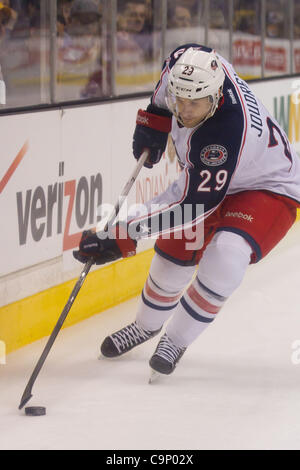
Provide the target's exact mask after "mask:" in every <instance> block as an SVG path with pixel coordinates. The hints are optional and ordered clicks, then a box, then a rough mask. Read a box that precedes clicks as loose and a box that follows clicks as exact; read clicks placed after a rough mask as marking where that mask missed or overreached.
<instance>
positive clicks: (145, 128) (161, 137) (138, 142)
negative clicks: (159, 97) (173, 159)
mask: <svg viewBox="0 0 300 470" xmlns="http://www.w3.org/2000/svg"><path fill="white" fill-rule="evenodd" d="M171 116H172V115H171V113H169V112H168V111H167V110H165V109H161V108H158V107H156V106H153V105H149V106H148V108H147V111H143V110H142V109H139V111H138V113H137V118H136V128H135V131H134V134H133V143H132V148H133V155H134V156H135V158H136V159H137V160H138V159H139V158H140V156H141V155H142V153H143V151H144V150H146V149H149V152H150V155H149V157H148V159H147V160H146V163H145V164H144V166H146V167H147V168H152V167H153V165H154V164H155V163H158V162H159V161H160V159H161V157H162V154H163V153H164V151H165V148H166V145H167V141H168V134H169V132H170V131H171V125H172V118H171Z"/></svg>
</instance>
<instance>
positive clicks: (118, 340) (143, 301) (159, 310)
mask: <svg viewBox="0 0 300 470" xmlns="http://www.w3.org/2000/svg"><path fill="white" fill-rule="evenodd" d="M194 271H195V266H181V265H178V264H175V263H174V262H172V261H169V260H167V259H166V258H164V257H162V256H161V255H159V254H155V255H154V258H153V260H152V263H151V267H150V271H149V275H148V278H147V281H146V283H145V286H144V289H143V292H142V295H141V298H140V302H139V307H138V311H137V315H136V320H135V321H134V322H133V323H131V324H130V325H127V326H125V327H124V328H122V329H121V330H119V331H117V332H115V333H113V334H112V335H110V336H108V337H107V338H105V340H104V341H103V343H102V346H101V352H102V354H103V355H104V356H106V357H115V356H120V355H121V354H124V353H126V352H128V351H130V350H131V349H132V348H134V347H135V346H138V345H140V344H142V343H144V342H145V341H147V340H148V339H150V338H152V337H153V336H155V335H156V334H157V333H159V331H160V330H161V328H162V326H163V324H164V322H165V321H166V320H167V319H168V318H169V317H170V315H172V312H173V310H174V308H175V307H176V305H177V304H178V302H179V299H180V297H181V295H182V291H183V289H184V288H185V287H186V285H187V284H188V283H189V282H190V281H191V279H192V276H193V274H194Z"/></svg>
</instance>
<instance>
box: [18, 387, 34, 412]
mask: <svg viewBox="0 0 300 470" xmlns="http://www.w3.org/2000/svg"><path fill="white" fill-rule="evenodd" d="M31 397H32V394H31V390H27V389H25V391H24V393H23V395H22V398H21V401H20V404H19V410H21V409H22V408H23V406H24V405H26V403H27V402H28V401H29V400H30V398H31Z"/></svg>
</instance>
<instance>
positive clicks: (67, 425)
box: [0, 223, 300, 450]
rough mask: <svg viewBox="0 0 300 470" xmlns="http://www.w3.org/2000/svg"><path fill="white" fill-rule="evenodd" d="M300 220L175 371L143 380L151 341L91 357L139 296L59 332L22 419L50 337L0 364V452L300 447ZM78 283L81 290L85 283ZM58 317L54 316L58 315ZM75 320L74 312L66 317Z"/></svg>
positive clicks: (253, 269) (124, 319)
mask: <svg viewBox="0 0 300 470" xmlns="http://www.w3.org/2000/svg"><path fill="white" fill-rule="evenodd" d="M299 241H300V223H298V224H296V225H295V226H294V227H293V229H292V230H291V231H290V232H289V234H288V235H287V237H286V238H285V239H284V240H283V241H282V242H281V243H280V245H279V246H278V247H277V248H276V249H275V250H274V251H273V252H272V253H271V254H270V255H269V256H268V257H267V258H266V259H265V260H263V261H261V262H260V263H259V264H258V265H256V266H250V267H249V269H248V272H247V274H246V277H245V279H244V282H243V284H242V286H241V287H240V288H239V289H238V291H236V293H235V294H234V295H233V296H232V297H231V298H230V299H229V300H228V302H227V304H226V305H225V307H224V308H223V310H222V312H220V314H219V317H218V319H217V320H216V321H215V322H214V323H213V324H212V325H210V326H209V328H207V330H206V331H205V332H204V333H203V335H202V336H200V337H199V338H198V340H197V341H196V342H195V343H193V345H192V346H190V348H189V349H188V350H187V352H186V353H185V355H184V356H183V358H182V360H181V362H180V364H179V366H178V368H177V369H176V371H175V372H174V374H173V375H172V376H170V377H166V378H163V380H159V381H158V382H156V383H152V384H151V385H149V384H148V379H149V374H150V369H149V366H148V359H149V358H150V356H151V354H152V352H153V351H154V349H155V346H156V343H157V341H158V338H153V339H152V340H151V341H150V342H148V343H146V344H144V345H142V346H140V347H139V348H137V349H135V350H133V351H131V352H130V353H128V354H127V355H126V356H123V357H121V358H118V359H110V360H109V359H104V358H102V359H101V360H98V359H97V357H98V353H99V345H100V343H101V341H102V340H103V338H104V337H105V336H106V335H107V334H109V333H111V332H113V331H114V330H116V329H119V328H121V327H122V326H123V325H125V324H127V323H129V322H130V321H132V320H133V319H134V317H135V311H136V307H137V302H138V299H132V300H130V301H128V302H126V303H124V304H122V305H119V306H117V307H115V308H112V309H110V310H107V311H105V312H102V313H101V314H99V315H96V316H94V317H92V318H90V319H88V320H86V321H84V322H82V323H80V324H77V325H75V326H73V327H70V328H67V329H65V330H63V331H61V332H60V334H59V336H58V338H57V340H56V342H55V344H54V346H53V348H52V351H51V353H50V355H49V357H48V359H47V361H46V363H45V365H44V367H43V369H42V372H41V374H40V376H39V377H38V379H37V382H36V384H35V386H34V388H33V398H32V399H31V400H30V401H29V403H28V406H35V405H37V406H38V405H40V406H46V407H47V415H46V416H42V417H28V416H25V414H24V410H22V411H19V410H18V405H19V401H20V398H21V395H22V393H23V390H24V388H25V385H26V383H27V381H28V379H29V377H30V375H31V373H32V370H33V367H34V366H35V364H36V361H37V359H38V358H39V356H40V354H41V352H42V349H43V347H44V345H45V342H46V341H45V339H43V340H40V341H37V342H35V343H33V344H31V345H28V346H26V347H24V348H22V349H20V350H18V351H16V352H15V353H12V354H9V355H8V357H7V364H6V365H0V449H1V450H3V449H108V450H110V449H119V450H124V449H137V450H139V449H300V400H299V396H300V364H299V365H297V364H293V362H292V360H291V356H292V353H293V352H294V350H293V349H292V345H293V343H294V342H295V341H296V340H300V243H299ZM83 289H84V287H83ZM57 314H58V316H59V314H60V312H57ZM70 315H71V313H70Z"/></svg>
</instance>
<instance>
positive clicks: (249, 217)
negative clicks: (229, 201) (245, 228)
mask: <svg viewBox="0 0 300 470" xmlns="http://www.w3.org/2000/svg"><path fill="white" fill-rule="evenodd" d="M225 217H236V218H238V219H244V220H247V221H248V222H253V219H254V217H253V216H252V215H249V214H243V212H230V211H228V212H226V214H225Z"/></svg>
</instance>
